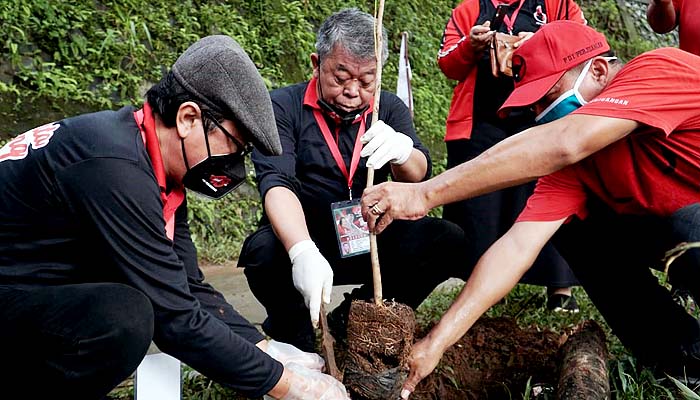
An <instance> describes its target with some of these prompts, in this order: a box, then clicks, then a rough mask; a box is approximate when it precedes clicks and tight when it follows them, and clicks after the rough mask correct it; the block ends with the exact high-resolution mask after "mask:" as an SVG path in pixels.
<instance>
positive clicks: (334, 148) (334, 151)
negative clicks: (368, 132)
mask: <svg viewBox="0 0 700 400" xmlns="http://www.w3.org/2000/svg"><path fill="white" fill-rule="evenodd" d="M365 113H366V112H365ZM314 118H316V122H317V123H318V126H319V128H321V133H323V138H324V139H325V140H326V144H327V145H328V148H329V149H330V151H331V155H332V156H333V159H334V160H335V163H336V164H338V167H339V168H340V172H342V173H343V176H345V179H347V181H348V190H349V191H350V199H352V177H353V176H354V175H355V172H356V171H357V166H358V165H359V164H360V152H361V151H362V143H361V142H360V137H361V136H362V135H363V134H364V133H365V118H366V115H365V114H363V115H362V117H361V119H360V128H359V130H358V131H357V137H356V138H355V147H354V148H353V150H352V159H351V160H350V172H348V168H347V166H346V165H345V161H344V160H343V156H342V155H341V154H340V149H339V148H338V143H336V141H335V138H334V137H333V135H331V130H330V128H329V127H328V123H326V120H325V118H323V114H322V113H321V111H319V110H314ZM339 130H340V128H339V127H338V128H336V132H335V133H336V136H337V134H338V131H339Z"/></svg>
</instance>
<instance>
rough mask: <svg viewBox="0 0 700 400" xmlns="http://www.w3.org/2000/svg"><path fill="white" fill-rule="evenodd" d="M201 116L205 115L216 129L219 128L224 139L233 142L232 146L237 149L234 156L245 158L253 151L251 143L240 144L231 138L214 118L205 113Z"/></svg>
mask: <svg viewBox="0 0 700 400" xmlns="http://www.w3.org/2000/svg"><path fill="white" fill-rule="evenodd" d="M202 114H203V115H206V117H207V118H208V119H210V120H211V122H213V123H214V125H216V127H217V128H219V130H221V132H223V133H224V135H226V137H228V138H229V139H231V140H232V141H233V143H234V144H235V145H236V147H237V148H238V151H237V152H236V154H239V155H240V156H241V157H243V156H245V155H246V154H250V152H252V151H253V144H252V143H250V142H248V143H247V144H243V143H241V142H240V141H239V140H238V139H236V137H235V136H233V135H232V134H231V132H229V131H227V130H226V128H224V127H223V126H222V125H221V124H220V123H219V121H217V120H216V118H214V117H213V116H212V115H211V114H209V113H206V112H205V113H202Z"/></svg>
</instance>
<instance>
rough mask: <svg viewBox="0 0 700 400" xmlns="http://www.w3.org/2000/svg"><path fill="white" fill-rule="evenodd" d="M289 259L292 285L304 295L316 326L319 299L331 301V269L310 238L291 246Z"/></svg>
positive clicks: (319, 306)
mask: <svg viewBox="0 0 700 400" xmlns="http://www.w3.org/2000/svg"><path fill="white" fill-rule="evenodd" d="M289 259H290V260H292V279H293V280H294V287H296V288H297V290H298V291H299V293H301V294H302V296H304V303H306V307H308V308H309V313H310V315H311V323H312V324H313V326H314V328H318V316H319V313H320V312H321V300H323V302H324V303H326V304H329V303H330V302H331V290H333V270H332V269H331V266H330V264H328V261H326V258H325V257H323V255H322V254H321V252H320V251H318V247H316V244H315V243H314V242H313V241H312V240H302V241H301V242H299V243H296V244H295V245H294V246H292V247H291V248H290V249H289Z"/></svg>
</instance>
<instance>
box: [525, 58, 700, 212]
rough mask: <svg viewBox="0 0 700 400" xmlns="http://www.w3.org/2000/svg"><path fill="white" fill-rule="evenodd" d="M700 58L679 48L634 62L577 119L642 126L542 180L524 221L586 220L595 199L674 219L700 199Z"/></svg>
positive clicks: (622, 209)
mask: <svg viewBox="0 0 700 400" xmlns="http://www.w3.org/2000/svg"><path fill="white" fill-rule="evenodd" d="M698 89H700V57H698V56H695V55H692V54H690V53H687V52H684V51H681V50H678V49H675V48H662V49H657V50H652V51H649V52H646V53H644V54H642V55H640V56H638V57H635V58H634V59H633V60H632V61H630V62H629V63H628V64H627V65H626V66H625V67H623V69H622V70H621V71H620V72H619V73H618V74H617V76H616V77H615V78H614V79H613V80H612V82H610V84H609V85H608V86H607V87H606V88H605V89H604V90H603V92H602V93H600V94H599V95H598V96H597V97H596V98H595V99H593V100H592V101H591V102H590V103H588V104H586V105H584V106H583V107H581V108H579V109H578V110H576V111H574V113H576V114H587V115H598V116H604V117H612V118H621V119H629V120H634V121H638V122H640V123H641V124H643V126H642V127H640V128H638V129H636V130H635V131H634V132H632V133H630V134H629V135H627V136H626V137H625V138H623V139H621V140H619V141H617V142H615V143H612V144H610V145H609V146H607V147H606V148H604V149H602V150H600V151H598V152H596V153H594V154H592V155H590V156H589V157H587V158H586V159H584V160H581V161H579V162H578V163H576V164H573V165H570V166H568V167H566V168H564V169H562V170H560V171H558V172H555V173H553V174H551V175H548V176H545V177H542V178H540V179H539V181H538V182H537V186H536V188H535V192H534V194H533V195H532V196H531V197H530V199H529V200H528V203H527V206H526V207H525V209H524V210H523V212H522V213H521V214H520V216H519V218H518V221H554V220H558V219H561V218H566V217H569V216H571V215H577V216H579V217H580V218H585V216H586V213H587V210H586V197H587V196H588V195H590V194H593V195H595V196H597V197H599V198H600V199H602V200H603V201H604V202H605V203H606V204H608V205H609V206H610V207H611V208H612V209H613V210H615V211H616V212H618V213H621V214H636V215H642V214H651V215H669V214H671V213H673V212H674V211H676V210H677V209H679V208H681V207H684V206H686V205H688V204H691V203H695V202H698V201H700V95H698Z"/></svg>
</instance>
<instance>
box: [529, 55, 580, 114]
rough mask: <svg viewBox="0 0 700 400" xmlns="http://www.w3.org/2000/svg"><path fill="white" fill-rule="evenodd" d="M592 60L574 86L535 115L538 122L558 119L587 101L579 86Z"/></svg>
mask: <svg viewBox="0 0 700 400" xmlns="http://www.w3.org/2000/svg"><path fill="white" fill-rule="evenodd" d="M592 61H593V59H590V60H588V63H586V66H585V67H583V70H582V71H581V73H580V74H579V75H578V78H576V82H575V83H574V87H573V88H571V89H569V90H567V91H566V92H564V93H562V95H561V96H559V97H557V99H556V100H554V102H552V104H550V105H549V107H547V108H545V109H544V110H543V111H542V112H541V113H539V115H537V116H536V117H535V122H537V123H538V124H546V123H547V122H552V121H555V120H558V119H559V118H562V117H564V116H565V115H567V114H569V113H571V112H572V111H574V110H576V109H577V108H579V107H581V106H582V105H584V104H586V103H587V101H586V100H584V99H583V96H581V93H579V91H578V88H579V86H581V82H583V78H585V77H586V74H587V73H588V69H589V68H590V67H591V62H592Z"/></svg>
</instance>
